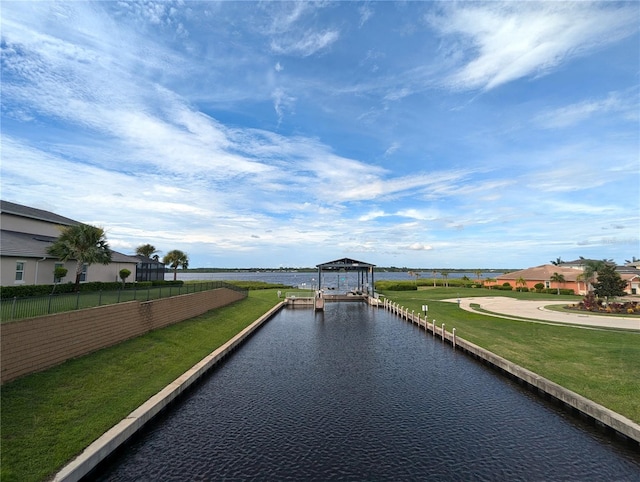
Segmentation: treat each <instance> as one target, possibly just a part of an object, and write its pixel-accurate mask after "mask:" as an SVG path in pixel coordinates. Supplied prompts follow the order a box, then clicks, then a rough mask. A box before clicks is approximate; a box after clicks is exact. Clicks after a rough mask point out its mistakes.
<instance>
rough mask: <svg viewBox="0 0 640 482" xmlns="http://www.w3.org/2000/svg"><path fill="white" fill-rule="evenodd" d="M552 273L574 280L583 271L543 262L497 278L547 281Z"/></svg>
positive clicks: (567, 279)
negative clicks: (540, 264)
mask: <svg viewBox="0 0 640 482" xmlns="http://www.w3.org/2000/svg"><path fill="white" fill-rule="evenodd" d="M554 273H558V274H561V275H563V276H564V279H565V281H576V278H577V277H578V276H580V275H581V274H582V273H583V271H582V270H581V269H576V268H563V267H562V266H555V265H553V264H543V265H542V266H535V267H533V268H528V269H523V270H520V271H513V272H511V273H505V274H502V275H500V276H498V277H497V278H498V279H499V280H517V279H519V278H523V279H526V280H528V281H548V280H550V279H551V277H552V276H553V274H554Z"/></svg>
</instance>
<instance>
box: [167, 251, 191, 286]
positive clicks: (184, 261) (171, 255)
mask: <svg viewBox="0 0 640 482" xmlns="http://www.w3.org/2000/svg"><path fill="white" fill-rule="evenodd" d="M162 262H163V263H164V264H167V265H169V267H170V268H173V281H175V280H176V279H178V268H179V267H180V268H182V269H187V268H188V267H189V257H188V256H187V254H186V253H184V252H182V251H180V250H179V249H174V250H172V251H169V252H168V253H167V254H166V255H165V257H164V258H162Z"/></svg>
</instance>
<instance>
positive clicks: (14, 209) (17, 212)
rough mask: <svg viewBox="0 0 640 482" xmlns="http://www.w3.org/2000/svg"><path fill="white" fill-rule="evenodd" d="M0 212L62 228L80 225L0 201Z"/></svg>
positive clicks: (54, 215)
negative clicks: (59, 225)
mask: <svg viewBox="0 0 640 482" xmlns="http://www.w3.org/2000/svg"><path fill="white" fill-rule="evenodd" d="M0 212H3V213H7V214H13V215H14V216H22V217H24V218H31V219H37V220H39V221H47V222H50V223H54V224H62V225H64V226H71V225H74V224H80V223H79V222H78V221H74V220H73V219H69V218H66V217H64V216H60V215H58V214H55V213H52V212H49V211H45V210H43V209H36V208H31V207H29V206H23V205H22V204H16V203H12V202H9V201H0Z"/></svg>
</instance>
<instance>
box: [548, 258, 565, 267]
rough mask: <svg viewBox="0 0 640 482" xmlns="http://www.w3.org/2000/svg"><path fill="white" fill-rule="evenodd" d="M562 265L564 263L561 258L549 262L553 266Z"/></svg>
mask: <svg viewBox="0 0 640 482" xmlns="http://www.w3.org/2000/svg"><path fill="white" fill-rule="evenodd" d="M562 263H564V261H562V258H556V260H555V261H551V264H552V265H554V266H560V265H561V264H562Z"/></svg>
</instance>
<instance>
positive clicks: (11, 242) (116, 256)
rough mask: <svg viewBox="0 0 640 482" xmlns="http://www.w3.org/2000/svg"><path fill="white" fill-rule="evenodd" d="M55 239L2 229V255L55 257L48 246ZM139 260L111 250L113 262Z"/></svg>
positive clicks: (0, 235) (0, 251) (0, 234)
mask: <svg viewBox="0 0 640 482" xmlns="http://www.w3.org/2000/svg"><path fill="white" fill-rule="evenodd" d="M55 240H56V238H55V237H53V236H41V235H39V234H29V233H19V232H16V231H5V230H2V231H0V256H11V257H17V258H20V257H24V258H45V257H46V258H50V259H55V256H51V255H50V254H47V248H48V247H49V246H51V245H52V244H53V242H54V241H55ZM138 261H139V260H138V258H136V257H135V256H127V255H126V254H122V253H118V252H117V251H113V250H112V251H111V262H112V263H137V262H138Z"/></svg>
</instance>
